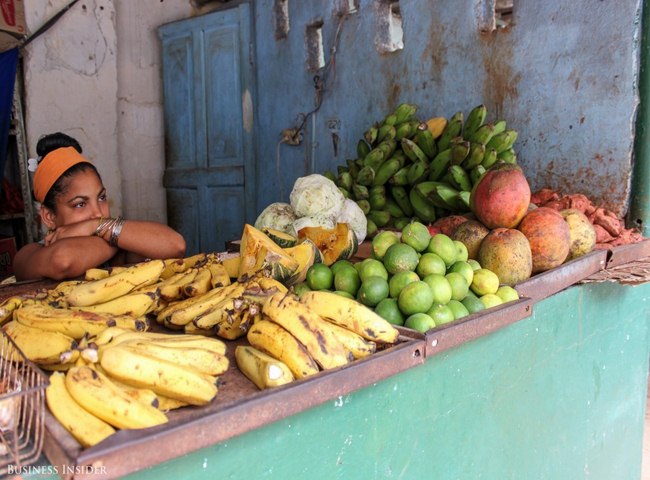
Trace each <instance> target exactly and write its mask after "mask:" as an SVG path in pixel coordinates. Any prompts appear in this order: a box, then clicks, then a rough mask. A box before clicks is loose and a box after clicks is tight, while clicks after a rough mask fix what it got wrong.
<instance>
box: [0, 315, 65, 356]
mask: <svg viewBox="0 0 650 480" xmlns="http://www.w3.org/2000/svg"><path fill="white" fill-rule="evenodd" d="M2 329H3V330H4V332H5V333H6V334H7V335H8V336H9V337H10V338H11V339H12V340H13V341H14V343H15V344H16V346H17V347H18V348H19V349H20V350H21V351H22V352H23V354H24V355H25V356H26V357H27V358H28V359H29V360H31V361H32V362H34V363H37V364H39V365H54V364H61V363H69V362H72V361H74V360H76V358H75V359H72V358H71V356H69V355H66V356H64V357H63V358H62V354H63V353H65V352H69V351H70V350H73V349H74V348H76V346H77V342H75V340H74V339H73V338H71V337H70V336H68V335H64V334H62V333H59V332H49V331H45V330H41V329H40V328H33V327H29V326H26V325H23V324H21V323H19V322H17V321H16V320H12V321H10V322H7V323H6V324H5V325H4V326H3V327H2ZM2 351H3V352H4V351H7V349H6V348H3V349H2ZM14 360H18V358H15V359H14ZM62 360H64V361H62Z"/></svg>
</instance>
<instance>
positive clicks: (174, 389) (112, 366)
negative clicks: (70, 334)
mask: <svg viewBox="0 0 650 480" xmlns="http://www.w3.org/2000/svg"><path fill="white" fill-rule="evenodd" d="M100 364H101V366H102V368H103V369H104V370H106V372H108V374H110V375H111V376H112V377H115V378H117V379H118V380H120V381H121V382H124V383H126V384H128V385H133V386H135V387H140V388H149V389H151V390H153V391H154V392H156V394H159V395H164V396H166V397H169V398H174V399H177V400H182V401H184V402H187V403H189V404H191V405H205V404H207V403H209V402H211V401H212V399H214V397H215V396H216V395H217V391H218V389H217V379H216V378H214V377H211V376H209V375H205V374H202V373H200V372H198V371H196V370H194V369H193V368H188V367H182V366H180V365H177V364H175V363H172V362H169V361H167V360H161V359H159V358H156V357H153V356H151V355H147V354H144V353H142V352H140V351H138V350H135V349H133V348H131V347H129V346H128V345H117V346H115V347H112V348H106V349H105V350H103V351H102V352H101V355H100Z"/></svg>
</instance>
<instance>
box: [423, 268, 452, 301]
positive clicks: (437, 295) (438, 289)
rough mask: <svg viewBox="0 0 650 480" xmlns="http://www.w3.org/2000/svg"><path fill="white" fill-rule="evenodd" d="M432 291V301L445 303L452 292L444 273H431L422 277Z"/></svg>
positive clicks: (449, 298)
mask: <svg viewBox="0 0 650 480" xmlns="http://www.w3.org/2000/svg"><path fill="white" fill-rule="evenodd" d="M422 280H423V281H424V282H425V283H426V284H427V285H429V288H430V289H431V292H433V303H441V304H443V305H445V304H446V303H447V302H449V300H451V296H452V294H453V292H452V290H451V284H450V283H449V280H447V278H446V277H445V276H444V275H438V274H437V273H432V274H431V275H427V276H426V277H424V278H423V279H422Z"/></svg>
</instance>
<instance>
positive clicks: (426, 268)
mask: <svg viewBox="0 0 650 480" xmlns="http://www.w3.org/2000/svg"><path fill="white" fill-rule="evenodd" d="M446 271H447V265H445V261H444V260H443V259H442V258H440V255H438V254H435V253H430V252H427V253H423V254H422V256H420V261H419V262H418V266H417V267H416V268H415V272H416V273H417V274H418V275H419V276H420V278H424V277H426V276H427V275H431V274H432V273H437V274H439V275H444V274H445V272H446Z"/></svg>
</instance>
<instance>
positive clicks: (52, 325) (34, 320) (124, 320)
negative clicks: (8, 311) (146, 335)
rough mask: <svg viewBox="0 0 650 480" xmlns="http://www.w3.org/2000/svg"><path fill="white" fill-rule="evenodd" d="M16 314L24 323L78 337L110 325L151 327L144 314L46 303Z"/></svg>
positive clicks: (97, 332) (129, 328)
mask: <svg viewBox="0 0 650 480" xmlns="http://www.w3.org/2000/svg"><path fill="white" fill-rule="evenodd" d="M14 315H15V318H16V320H17V321H18V322H20V323H21V324H23V325H27V326H28V327H35V328H39V329H41V330H46V331H48V332H60V333H63V334H65V335H68V336H69V337H72V338H74V339H75V340H79V339H81V338H83V336H84V335H86V334H88V335H91V336H95V335H97V334H99V333H100V332H101V331H102V330H104V329H106V328H107V327H115V326H117V327H121V328H125V329H128V330H134V331H142V330H146V329H147V328H148V325H147V322H146V319H143V318H135V317H131V316H130V315H110V314H105V313H92V312H83V311H77V310H69V309H64V308H53V307H50V306H49V305H45V304H34V305H29V306H26V307H25V306H23V307H21V308H19V309H18V310H16V312H15V314H14Z"/></svg>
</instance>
